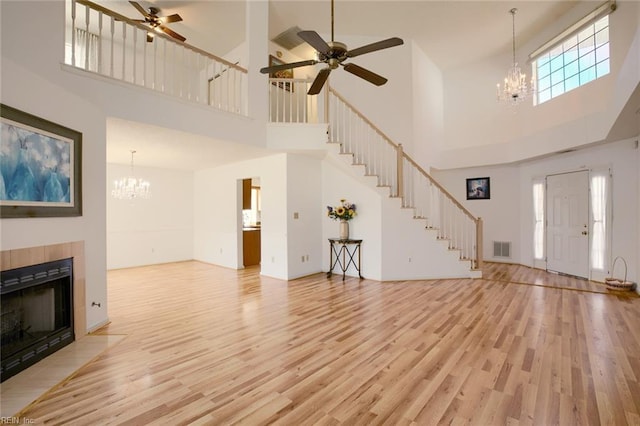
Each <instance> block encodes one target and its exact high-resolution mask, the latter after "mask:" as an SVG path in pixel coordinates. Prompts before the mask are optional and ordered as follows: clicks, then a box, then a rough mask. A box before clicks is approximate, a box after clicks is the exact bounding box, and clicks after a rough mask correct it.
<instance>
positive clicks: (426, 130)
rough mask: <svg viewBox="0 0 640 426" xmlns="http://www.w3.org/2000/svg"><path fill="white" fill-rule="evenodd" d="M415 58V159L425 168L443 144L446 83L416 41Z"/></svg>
mask: <svg viewBox="0 0 640 426" xmlns="http://www.w3.org/2000/svg"><path fill="white" fill-rule="evenodd" d="M411 58H412V61H413V68H412V74H411V75H412V77H411V78H412V80H413V84H412V85H413V106H412V111H413V118H412V120H413V135H414V138H415V147H414V150H413V154H414V156H413V157H414V160H416V161H417V162H418V164H420V165H421V166H422V167H423V168H424V169H425V170H427V171H428V170H429V167H430V165H432V164H434V162H435V161H436V158H435V156H436V153H437V152H438V151H439V150H441V149H443V143H444V140H443V138H444V86H443V82H442V72H441V71H440V69H439V68H438V67H437V66H436V65H435V64H434V63H433V61H431V59H429V58H428V57H427V56H426V55H425V54H424V53H423V52H422V50H420V49H419V48H418V47H417V46H416V45H415V44H413V45H412V53H411Z"/></svg>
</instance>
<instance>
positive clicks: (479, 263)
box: [476, 217, 484, 269]
mask: <svg viewBox="0 0 640 426" xmlns="http://www.w3.org/2000/svg"><path fill="white" fill-rule="evenodd" d="M483 244H484V242H483V241H482V218H481V217H479V218H477V219H476V269H482V257H483V253H482V247H483Z"/></svg>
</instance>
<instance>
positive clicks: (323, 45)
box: [298, 31, 331, 55]
mask: <svg viewBox="0 0 640 426" xmlns="http://www.w3.org/2000/svg"><path fill="white" fill-rule="evenodd" d="M298 37H300V38H301V39H303V40H304V41H306V42H307V43H308V44H310V45H311V47H313V48H314V49H316V50H317V51H318V52H320V53H324V54H325V55H326V54H328V53H329V50H331V48H330V47H329V45H328V44H327V42H326V41H324V39H323V38H322V37H320V35H319V34H318V33H317V32H315V31H300V32H299V33H298Z"/></svg>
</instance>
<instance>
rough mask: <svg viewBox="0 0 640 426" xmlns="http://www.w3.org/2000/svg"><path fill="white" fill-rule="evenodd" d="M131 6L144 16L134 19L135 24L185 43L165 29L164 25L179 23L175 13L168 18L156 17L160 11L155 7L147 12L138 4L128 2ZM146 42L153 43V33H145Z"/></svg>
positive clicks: (179, 36)
mask: <svg viewBox="0 0 640 426" xmlns="http://www.w3.org/2000/svg"><path fill="white" fill-rule="evenodd" d="M129 3H131V5H132V6H133V7H135V8H136V10H137V11H138V12H140V13H141V14H142V16H144V19H134V21H135V22H140V23H142V24H147V25H149V26H150V27H151V28H152V29H153V30H155V31H158V32H163V33H165V34H167V35H169V36H171V37H173V38H175V39H176V40H180V41H185V40H186V38H185V37H183V36H181V35H180V34H178V33H177V32H175V31H173V30H172V29H170V28H168V27H166V26H165V25H164V24H170V23H172V22H180V21H182V18H181V17H180V15H178V14H177V13H174V14H173V15H169V16H158V13H160V9H158V8H157V7H153V6H152V7H150V8H149V10H148V11H147V10H146V9H145V8H144V7H142V6H141V5H140V4H139V3H138V2H135V1H130V2H129ZM147 41H148V42H152V41H153V33H151V32H149V33H147Z"/></svg>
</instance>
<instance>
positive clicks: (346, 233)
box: [340, 220, 349, 240]
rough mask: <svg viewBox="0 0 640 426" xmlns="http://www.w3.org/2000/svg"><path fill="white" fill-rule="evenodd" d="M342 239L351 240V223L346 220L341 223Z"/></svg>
mask: <svg viewBox="0 0 640 426" xmlns="http://www.w3.org/2000/svg"><path fill="white" fill-rule="evenodd" d="M340 239H341V240H348V239H349V222H347V221H346V220H341V221H340Z"/></svg>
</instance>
